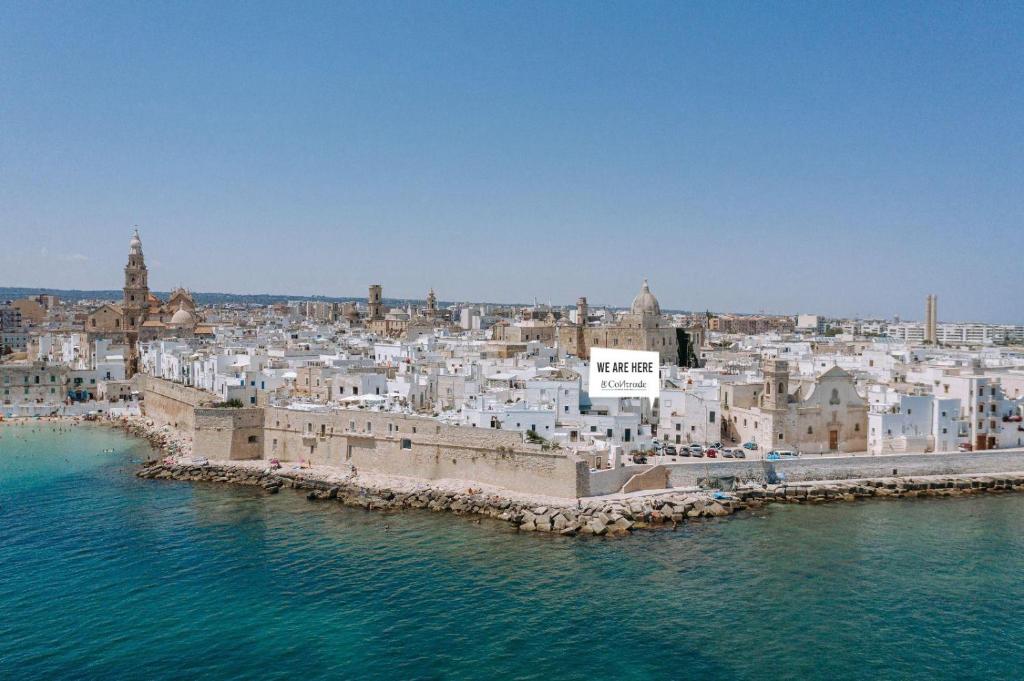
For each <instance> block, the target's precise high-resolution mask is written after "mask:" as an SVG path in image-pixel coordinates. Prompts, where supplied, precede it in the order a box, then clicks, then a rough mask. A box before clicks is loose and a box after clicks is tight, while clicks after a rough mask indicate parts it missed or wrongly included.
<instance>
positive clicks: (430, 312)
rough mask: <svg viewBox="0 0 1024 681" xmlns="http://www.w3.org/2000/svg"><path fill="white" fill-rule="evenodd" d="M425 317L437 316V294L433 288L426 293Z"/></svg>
mask: <svg viewBox="0 0 1024 681" xmlns="http://www.w3.org/2000/svg"><path fill="white" fill-rule="evenodd" d="M427 317H429V318H430V319H434V318H436V317H437V295H436V294H435V293H434V289H433V288H431V289H430V291H429V292H428V293H427Z"/></svg>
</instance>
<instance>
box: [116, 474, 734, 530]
mask: <svg viewBox="0 0 1024 681" xmlns="http://www.w3.org/2000/svg"><path fill="white" fill-rule="evenodd" d="M136 475H137V476H138V477H140V478H147V479H151V480H183V481H190V482H216V483H228V484H236V485H249V486H258V487H261V488H262V489H264V490H266V491H267V492H269V493H271V494H274V493H277V492H279V491H280V490H281V489H282V488H290V489H296V490H303V491H305V492H306V498H307V499H309V500H310V501H324V502H334V503H339V504H342V505H345V506H352V507H359V508H363V509H366V510H380V511H386V510H401V509H424V510H429V511H438V512H441V511H443V512H448V513H454V514H456V515H471V516H480V517H486V518H493V519H496V520H500V521H503V522H507V523H509V524H511V525H513V526H515V527H516V528H518V529H519V530H520V531H523V532H539V533H547V534H557V535H562V536H576V535H581V536H582V535H592V536H606V537H618V536H624V535H627V534H629V533H630V532H633V531H634V530H638V529H642V528H648V527H655V526H666V525H667V526H673V527H674V526H676V525H678V524H679V523H682V522H686V521H690V520H696V519H700V518H713V517H719V516H727V515H731V514H732V513H735V512H736V511H738V510H741V509H744V508H746V507H747V503H746V502H744V501H740V500H738V499H722V500H714V499H712V498H711V496H710V495H707V494H679V493H669V494H663V495H658V496H656V497H644V498H637V499H627V500H621V501H608V502H605V501H590V502H585V503H574V502H573V503H570V502H567V503H566V504H565V505H545V506H537V505H534V504H528V503H523V502H520V501H516V500H514V499H511V498H508V497H504V496H501V495H497V494H482V493H474V492H472V491H467V492H453V491H451V490H443V489H433V488H422V489H416V490H394V489H387V488H378V487H372V488H371V487H366V486H361V485H359V484H358V483H356V482H344V483H338V482H333V481H324V480H319V479H315V478H310V477H306V476H304V475H302V474H301V473H298V472H290V471H289V472H284V471H280V470H278V471H271V470H268V469H258V468H252V467H238V466H219V465H215V464H213V465H211V464H206V465H196V464H190V463H186V462H181V463H166V462H162V461H148V462H146V463H145V464H144V465H143V467H142V468H141V469H140V470H139V471H138V472H137V473H136Z"/></svg>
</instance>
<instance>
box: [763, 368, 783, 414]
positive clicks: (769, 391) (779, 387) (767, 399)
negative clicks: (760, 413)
mask: <svg viewBox="0 0 1024 681" xmlns="http://www.w3.org/2000/svg"><path fill="white" fill-rule="evenodd" d="M788 404H789V362H787V361H786V360H784V359H773V360H769V361H768V364H767V365H766V366H765V368H764V403H763V408H764V409H774V410H777V411H784V410H786V409H788Z"/></svg>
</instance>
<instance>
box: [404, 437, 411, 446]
mask: <svg viewBox="0 0 1024 681" xmlns="http://www.w3.org/2000/svg"><path fill="white" fill-rule="evenodd" d="M402 449H412V440H410V439H409V438H407V437H403V438H402Z"/></svg>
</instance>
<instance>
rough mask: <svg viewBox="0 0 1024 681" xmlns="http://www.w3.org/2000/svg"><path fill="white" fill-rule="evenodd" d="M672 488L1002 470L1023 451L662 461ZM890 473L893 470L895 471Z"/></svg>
mask: <svg viewBox="0 0 1024 681" xmlns="http://www.w3.org/2000/svg"><path fill="white" fill-rule="evenodd" d="M665 467H666V468H667V469H668V470H669V485H670V486H671V487H693V486H695V485H697V484H698V482H699V481H700V480H702V479H706V478H721V477H736V478H738V479H739V480H766V479H767V480H770V479H774V478H781V479H784V480H785V481H786V482H787V483H793V482H800V481H804V480H856V479H860V478H880V477H886V476H897V475H898V476H900V477H914V476H922V475H957V474H972V473H1004V472H1007V471H1019V470H1024V449H1004V450H998V451H991V452H962V453H955V454H954V453H945V454H886V455H884V456H845V457H820V458H819V457H801V458H799V459H789V460H783V461H764V462H762V461H754V460H744V461H722V460H718V461H714V462H709V461H700V462H693V463H677V464H667V465H666V466H665ZM893 471H896V472H895V473H894V472H893Z"/></svg>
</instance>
